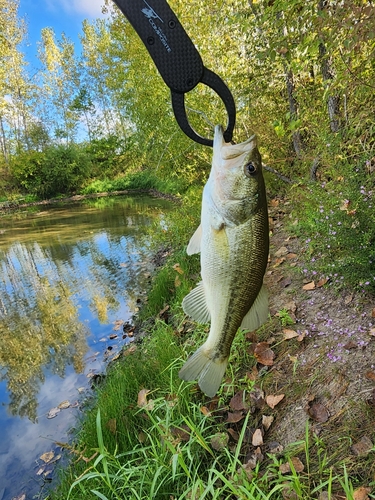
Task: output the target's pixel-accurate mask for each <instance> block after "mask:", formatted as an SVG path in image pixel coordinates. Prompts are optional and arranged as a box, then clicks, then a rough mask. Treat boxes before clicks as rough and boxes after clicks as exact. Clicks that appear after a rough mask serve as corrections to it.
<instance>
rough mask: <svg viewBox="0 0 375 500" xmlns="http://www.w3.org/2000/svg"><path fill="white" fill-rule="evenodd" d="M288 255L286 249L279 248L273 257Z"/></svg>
mask: <svg viewBox="0 0 375 500" xmlns="http://www.w3.org/2000/svg"><path fill="white" fill-rule="evenodd" d="M288 253H289V250H288V249H287V248H286V247H280V248H279V249H278V250H277V251H276V252H275V257H283V256H284V255H287V254H288Z"/></svg>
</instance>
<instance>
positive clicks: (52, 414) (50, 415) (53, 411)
mask: <svg viewBox="0 0 375 500" xmlns="http://www.w3.org/2000/svg"><path fill="white" fill-rule="evenodd" d="M58 413H60V408H57V407H56V408H51V409H50V411H49V412H48V414H47V418H55V417H56V416H57V414H58Z"/></svg>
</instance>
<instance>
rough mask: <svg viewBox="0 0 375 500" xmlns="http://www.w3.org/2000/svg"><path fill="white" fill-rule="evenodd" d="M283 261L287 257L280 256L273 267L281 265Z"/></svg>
mask: <svg viewBox="0 0 375 500" xmlns="http://www.w3.org/2000/svg"><path fill="white" fill-rule="evenodd" d="M283 262H285V257H280V258H279V259H276V260H275V262H274V264H273V266H272V267H273V268H275V267H279V266H280V265H281V264H282V263H283Z"/></svg>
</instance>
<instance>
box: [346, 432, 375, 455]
mask: <svg viewBox="0 0 375 500" xmlns="http://www.w3.org/2000/svg"><path fill="white" fill-rule="evenodd" d="M372 448H373V444H372V441H371V439H370V438H369V437H367V436H363V437H362V439H360V440H359V441H358V443H355V444H353V446H351V448H350V449H351V451H352V453H353V454H354V455H356V456H357V457H366V456H367V455H368V454H369V453H370V451H371V450H372Z"/></svg>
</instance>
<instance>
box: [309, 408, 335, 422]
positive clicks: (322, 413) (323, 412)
mask: <svg viewBox="0 0 375 500" xmlns="http://www.w3.org/2000/svg"><path fill="white" fill-rule="evenodd" d="M307 413H308V415H309V416H310V417H311V418H312V419H313V420H315V422H319V423H323V422H327V420H328V419H329V417H330V415H329V411H328V410H327V408H326V407H325V406H324V405H322V404H321V403H313V404H312V405H311V406H310V407H309V409H308V410H307Z"/></svg>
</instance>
